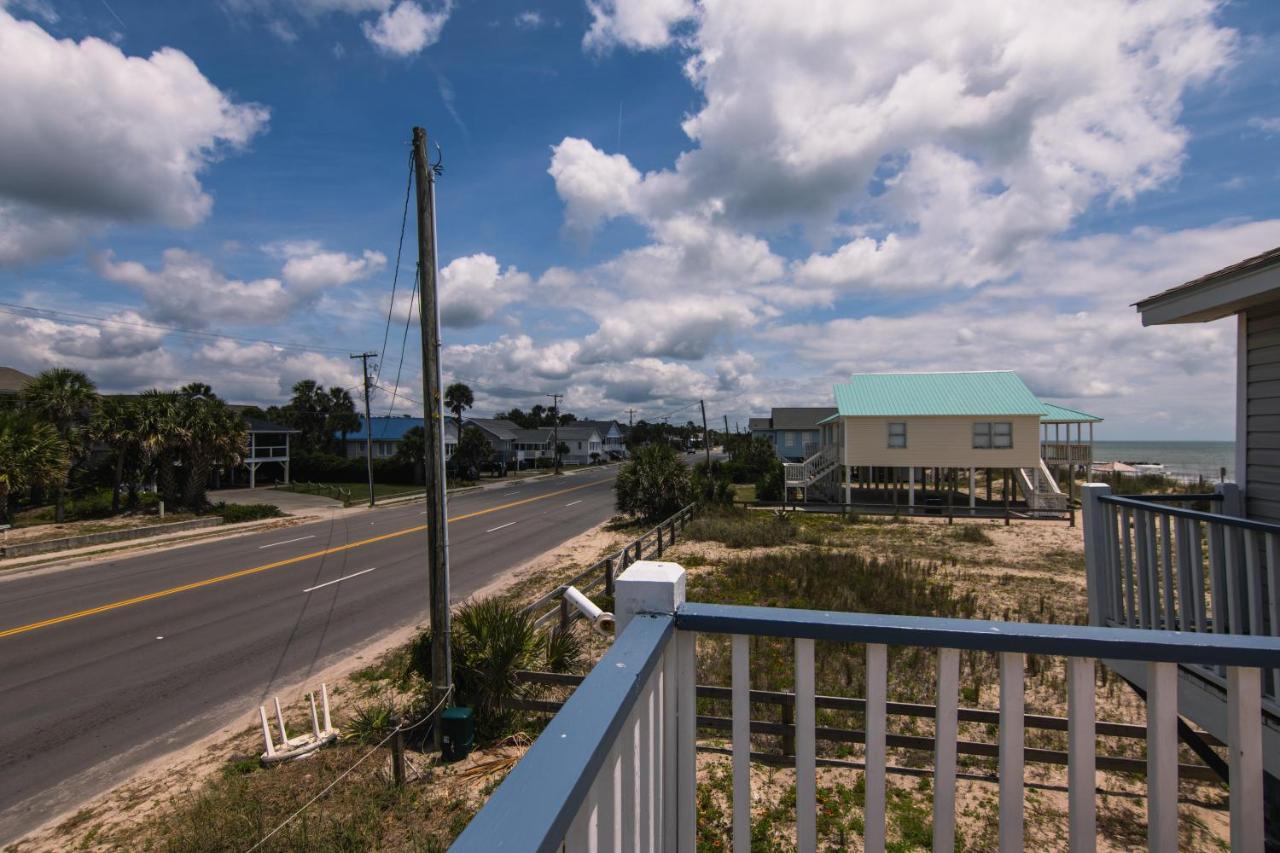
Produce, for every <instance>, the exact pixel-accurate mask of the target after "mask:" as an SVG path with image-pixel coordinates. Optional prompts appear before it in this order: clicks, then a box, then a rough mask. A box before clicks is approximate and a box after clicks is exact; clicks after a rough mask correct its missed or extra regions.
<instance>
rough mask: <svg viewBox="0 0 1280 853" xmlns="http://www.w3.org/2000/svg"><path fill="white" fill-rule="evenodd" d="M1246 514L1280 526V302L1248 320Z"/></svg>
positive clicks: (1251, 311) (1252, 310) (1250, 312)
mask: <svg viewBox="0 0 1280 853" xmlns="http://www.w3.org/2000/svg"><path fill="white" fill-rule="evenodd" d="M1245 333H1246V336H1245V340H1246V345H1245V354H1244V358H1245V363H1244V364H1245V385H1246V393H1245V430H1244V435H1245V477H1244V485H1245V501H1246V506H1245V515H1247V516H1249V517H1252V518H1260V519H1262V520H1264V521H1276V522H1280V302H1277V303H1273V304H1269V305H1263V306H1259V307H1257V308H1250V309H1249V310H1248V312H1247V313H1246V315H1245Z"/></svg>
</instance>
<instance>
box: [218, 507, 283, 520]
mask: <svg viewBox="0 0 1280 853" xmlns="http://www.w3.org/2000/svg"><path fill="white" fill-rule="evenodd" d="M210 512H211V513H212V514H213V515H217V516H221V518H222V521H223V523H225V524H237V523H239V522H242V521H259V520H261V519H264V518H283V517H284V513H283V512H281V511H280V507H278V506H276V505H275V504H229V503H216V504H214V505H213V508H212V509H211V510H210Z"/></svg>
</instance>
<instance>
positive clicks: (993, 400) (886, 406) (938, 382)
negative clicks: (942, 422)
mask: <svg viewBox="0 0 1280 853" xmlns="http://www.w3.org/2000/svg"><path fill="white" fill-rule="evenodd" d="M835 392H836V406H837V407H838V408H839V410H840V414H841V415H844V416H852V417H877V416H878V417H888V416H894V415H903V416H906V415H941V416H946V415H961V416H967V415H1043V414H1044V411H1045V405H1044V404H1043V403H1041V402H1040V401H1039V400H1038V399H1036V395H1035V394H1032V393H1031V389H1029V388H1028V387H1027V386H1026V385H1025V384H1024V383H1023V381H1022V379H1021V378H1019V376H1018V374H1016V373H1014V372H1013V371H1012V370H991V371H981V372H972V373H860V374H856V375H855V376H853V377H852V379H851V380H850V381H849V382H848V383H847V384H841V385H837V386H836V387H835Z"/></svg>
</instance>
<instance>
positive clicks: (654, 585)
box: [613, 560, 684, 635]
mask: <svg viewBox="0 0 1280 853" xmlns="http://www.w3.org/2000/svg"><path fill="white" fill-rule="evenodd" d="M613 597H614V607H613V610H614V613H613V615H614V620H615V624H616V626H617V627H616V631H617V633H618V634H619V635H620V634H621V633H622V632H623V631H625V630H627V625H628V624H629V623H630V622H631V617H633V616H635V615H636V614H637V613H674V612H675V610H676V608H677V607H679V606H680V605H681V604H684V568H683V567H681V566H680V564H678V563H667V562H663V561H660V560H641V561H640V562H638V563H632V564H631V565H630V566H628V567H627V570H626V571H625V572H623V573H622V574H620V575H618V578H617V580H615V581H614V586H613Z"/></svg>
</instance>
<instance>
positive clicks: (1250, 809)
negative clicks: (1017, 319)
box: [454, 562, 1280, 853]
mask: <svg viewBox="0 0 1280 853" xmlns="http://www.w3.org/2000/svg"><path fill="white" fill-rule="evenodd" d="M615 601H616V615H617V618H618V631H619V633H618V636H617V639H616V640H615V642H614V644H613V647H612V648H611V649H610V650H609V651H608V653H607V654H606V655H605V656H604V658H603V659H602V660H601V661H600V662H599V663H598V664H597V665H596V666H595V668H594V669H592V671H591V673H590V674H589V675H587V677H586V678H585V679H584V680H583V682H582V684H581V685H580V686H579V687H578V688H577V690H576V691H575V692H574V693H573V695H572V696H571V697H570V698H569V699H568V701H567V702H566V703H565V704H564V706H563V708H562V709H561V710H560V712H559V713H558V714H557V715H556V716H555V718H554V719H553V720H552V721H551V723H550V724H549V725H548V727H547V728H546V730H545V731H544V732H543V734H542V735H541V736H540V737H539V738H538V740H537V741H536V742H535V743H534V744H533V746H532V747H531V748H530V749H529V751H528V753H527V754H526V755H525V757H524V759H523V760H522V761H521V762H520V763H519V764H518V765H517V766H516V767H515V768H514V769H513V770H512V771H511V773H510V774H509V775H508V776H507V778H506V780H505V781H504V782H503V784H502V785H501V786H500V787H499V788H498V789H497V791H495V792H494V794H493V796H492V797H491V798H490V799H489V801H488V803H487V804H486V805H485V806H484V808H483V809H482V810H481V811H480V812H479V814H477V815H476V817H475V818H474V819H473V820H472V822H471V823H470V825H469V826H468V827H467V828H466V830H465V831H464V832H463V833H462V835H461V836H459V838H458V839H457V841H456V842H455V846H454V849H456V850H463V851H485V853H489V851H505V850H540V851H554V850H568V851H580V850H674V851H693V850H695V849H696V844H697V811H696V801H697V797H696V791H697V784H698V779H697V762H696V750H697V743H696V738H697V707H696V704H697V703H696V687H695V680H694V674H695V671H696V656H695V649H696V643H697V638H698V635H699V634H723V635H729V636H731V638H732V640H731V649H732V659H731V687H730V694H731V697H732V699H731V704H732V725H731V731H732V744H733V749H732V767H733V793H732V798H731V801H732V805H733V807H732V809H731V812H732V834H733V846H734V849H736V850H744V851H745V850H749V849H750V841H751V810H750V803H751V796H752V795H751V774H750V766H751V740H750V725H751V720H750V701H751V700H750V691H749V688H750V683H749V673H750V671H751V661H750V652H749V650H750V641H749V638H750V637H752V636H769V637H783V638H791V639H793V640H794V648H795V673H796V674H795V688H794V706H795V708H794V726H795V729H794V731H795V771H796V806H795V824H796V847H797V849H798V850H800V851H802V853H806V851H812V850H815V849H816V847H817V797H816V794H817V791H816V786H817V753H816V739H817V737H818V736H819V734H820V730H818V729H817V727H816V719H815V713H816V706H815V686H816V685H815V678H814V642H815V641H816V640H823V641H836V642H845V643H859V644H865V645H866V661H867V681H866V694H867V695H866V697H865V705H864V707H865V714H866V716H865V720H866V725H865V732H864V733H863V734H864V742H865V744H866V746H865V768H866V770H865V792H866V793H865V806H864V815H863V817H864V827H865V829H864V833H865V834H864V843H865V849H866V850H868V851H882V850H884V849H885V840H886V833H887V827H886V819H885V818H886V808H885V806H886V799H885V796H886V794H885V792H886V786H885V777H886V772H887V769H888V768H887V763H886V745H887V744H886V740H887V726H886V717H887V708H886V706H887V669H888V666H887V661H888V649H889V647H895V646H915V647H926V648H933V649H937V660H938V676H937V688H936V690H937V692H936V711H935V712H934V716H935V719H936V728H935V739H934V759H933V767H934V769H933V786H932V789H933V792H934V794H933V796H934V800H933V846H934V849H935V850H939V849H942V850H950V849H953V847H954V840H955V831H956V820H955V819H956V778H957V767H956V764H957V761H956V755H957V741H958V705H959V663H960V652H961V651H962V650H972V651H982V652H991V653H995V654H996V655H998V659H999V671H1000V703H999V716H998V719H999V722H998V736H997V737H998V756H999V769H998V773H999V776H998V781H999V838H1000V849H1001V850H1022V849H1023V820H1024V818H1023V801H1024V797H1023V792H1024V785H1025V783H1024V773H1023V765H1024V761H1025V757H1026V755H1027V753H1026V751H1025V744H1024V739H1023V729H1024V721H1025V715H1024V700H1023V672H1024V662H1025V656H1026V655H1028V654H1036V655H1058V656H1063V657H1065V658H1067V660H1068V685H1067V692H1068V715H1067V720H1068V722H1067V731H1068V735H1067V737H1068V743H1069V749H1068V753H1069V756H1070V760H1069V764H1068V801H1069V835H1070V844H1071V849H1073V850H1086V849H1092V848H1093V845H1094V842H1095V837H1096V835H1095V833H1096V804H1095V799H1094V798H1095V791H1096V789H1095V785H1096V776H1095V774H1096V770H1097V765H1096V760H1095V748H1096V747H1095V744H1096V739H1097V734H1098V731H1097V727H1096V724H1095V696H1094V690H1095V662H1096V661H1097V659H1099V658H1109V659H1123V660H1132V661H1139V662H1141V663H1142V665H1144V666H1145V667H1146V668H1147V672H1148V674H1149V679H1148V681H1149V685H1148V687H1149V689H1148V692H1147V701H1148V715H1147V733H1146V738H1147V753H1146V754H1147V759H1146V765H1145V766H1146V775H1147V804H1148V806H1147V807H1148V837H1149V841H1150V846H1151V849H1154V850H1172V849H1175V848H1176V847H1177V844H1178V834H1177V830H1178V697H1177V692H1178V690H1177V688H1178V675H1177V673H1178V667H1179V666H1180V665H1188V664H1190V665H1203V666H1210V667H1223V668H1225V671H1226V673H1227V694H1228V707H1229V715H1230V721H1231V726H1230V737H1229V738H1228V753H1229V767H1230V791H1231V796H1230V812H1231V839H1230V840H1231V846H1232V849H1233V850H1257V851H1261V850H1262V845H1263V793H1262V791H1263V770H1262V758H1261V755H1262V734H1261V719H1262V713H1261V707H1260V702H1261V695H1260V691H1261V687H1260V683H1261V671H1260V668H1270V667H1274V666H1276V665H1277V663H1280V640H1277V639H1275V638H1268V637H1255V636H1235V635H1208V636H1193V635H1189V634H1183V633H1178V632H1170V631H1156V630H1143V629H1128V628H1125V629H1120V628H1104V627H1093V626H1090V627H1081V626H1060V625H1029V624H1021V623H1001V622H986V621H977V620H956V619H937V618H922V617H902V616H882V615H869V614H861V613H828V612H816V611H806V610H789V609H781V608H767V607H737V606H721V605H709V604H693V603H689V604H686V603H685V602H684V570H683V569H681V568H680V567H679V566H676V565H674V564H672V563H651V562H641V563H637V564H635V565H634V566H632V567H631V568H629V569H628V570H627V571H626V572H625V573H623V574H622V575H621V576H620V577H619V578H618V579H617V582H616V598H615Z"/></svg>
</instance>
